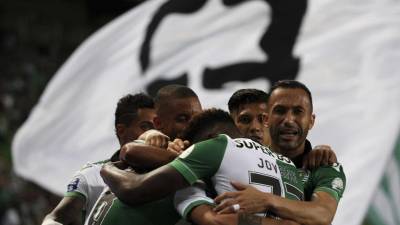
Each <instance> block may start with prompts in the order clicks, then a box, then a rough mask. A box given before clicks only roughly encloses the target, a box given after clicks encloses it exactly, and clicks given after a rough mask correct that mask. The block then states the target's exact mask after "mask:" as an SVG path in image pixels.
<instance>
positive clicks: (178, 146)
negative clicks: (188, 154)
mask: <svg viewBox="0 0 400 225" xmlns="http://www.w3.org/2000/svg"><path fill="white" fill-rule="evenodd" d="M189 146H190V143H189V141H187V140H185V141H184V140H182V139H179V138H176V139H175V140H174V141H172V142H169V143H168V148H167V149H168V151H172V152H176V153H178V154H181V153H182V152H183V151H184V150H185V149H186V148H187V147H189Z"/></svg>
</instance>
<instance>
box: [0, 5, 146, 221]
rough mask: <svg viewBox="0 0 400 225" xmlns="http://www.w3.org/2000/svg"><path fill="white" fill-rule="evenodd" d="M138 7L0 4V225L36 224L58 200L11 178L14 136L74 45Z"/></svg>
mask: <svg viewBox="0 0 400 225" xmlns="http://www.w3.org/2000/svg"><path fill="white" fill-rule="evenodd" d="M143 1H144V0H31V1H29V0H28V1H27V0H1V1H0V225H14V224H15V225H36V224H40V223H41V221H42V219H43V216H44V215H45V214H47V213H48V212H49V210H51V209H52V208H53V207H54V206H55V204H57V203H58V201H59V199H60V198H59V196H54V195H52V194H51V193H48V192H47V191H45V190H43V189H41V188H40V187H37V186H36V185H34V184H32V183H29V182H28V181H25V180H22V179H21V178H18V177H17V176H16V175H15V174H13V172H12V161H11V141H12V138H13V135H14V133H15V132H16V131H17V129H18V127H19V126H21V125H22V123H23V122H24V121H25V120H26V118H27V117H28V115H29V112H30V111H31V109H32V107H33V106H34V105H35V104H36V103H37V101H38V100H39V97H40V95H41V93H42V92H43V90H44V88H45V86H46V83H47V82H48V81H49V80H50V78H51V77H52V76H53V75H54V74H55V72H56V71H57V69H58V68H59V67H60V66H61V65H62V63H63V62H64V61H65V60H66V59H67V58H68V56H69V55H70V54H71V53H72V52H73V51H74V50H75V49H76V48H77V47H78V46H79V44H80V43H81V42H82V41H83V40H84V39H85V38H87V37H88V36H89V35H90V34H92V33H93V32H94V31H96V30H97V29H98V28H99V27H101V26H103V25H104V24H106V23H107V22H109V21H110V20H112V19H113V18H115V17H117V16H118V15H120V14H122V13H123V12H125V11H127V10H129V9H131V8H133V7H135V6H136V5H138V4H140V3H142V2H143Z"/></svg>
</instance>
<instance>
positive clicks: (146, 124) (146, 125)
mask: <svg viewBox="0 0 400 225" xmlns="http://www.w3.org/2000/svg"><path fill="white" fill-rule="evenodd" d="M140 129H142V130H143V131H147V130H151V129H154V124H153V123H151V122H143V123H141V124H140Z"/></svg>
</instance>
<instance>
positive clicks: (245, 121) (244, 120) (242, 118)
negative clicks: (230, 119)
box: [238, 115, 252, 124]
mask: <svg viewBox="0 0 400 225" xmlns="http://www.w3.org/2000/svg"><path fill="white" fill-rule="evenodd" d="M251 119H252V118H251V117H250V116H247V115H243V116H239V118H238V122H239V123H242V124H249V123H251Z"/></svg>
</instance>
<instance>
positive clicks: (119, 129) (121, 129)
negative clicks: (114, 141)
mask: <svg viewBox="0 0 400 225" xmlns="http://www.w3.org/2000/svg"><path fill="white" fill-rule="evenodd" d="M115 132H116V133H117V137H118V138H119V139H120V138H121V137H123V136H124V135H125V132H126V126H125V125H124V124H122V123H118V124H117V125H116V126H115Z"/></svg>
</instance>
